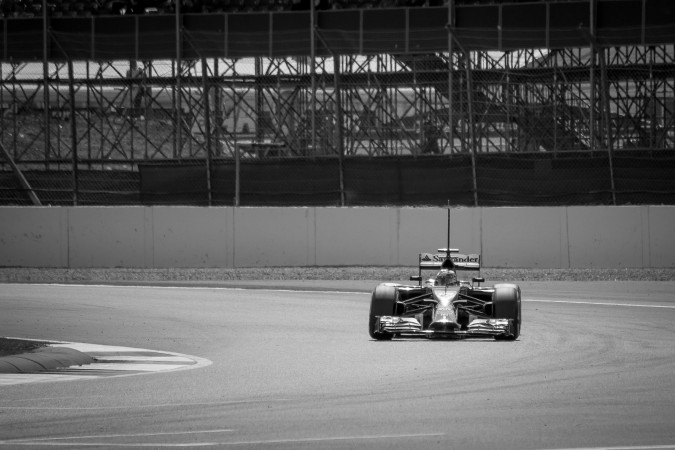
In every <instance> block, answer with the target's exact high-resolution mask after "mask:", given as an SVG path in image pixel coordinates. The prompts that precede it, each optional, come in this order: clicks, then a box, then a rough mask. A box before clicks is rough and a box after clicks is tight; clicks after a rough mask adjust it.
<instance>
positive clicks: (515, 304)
mask: <svg viewBox="0 0 675 450" xmlns="http://www.w3.org/2000/svg"><path fill="white" fill-rule="evenodd" d="M520 303H521V302H520V288H519V287H518V286H517V285H515V284H498V285H496V286H495V292H494V294H492V317H493V318H495V319H511V320H512V323H513V327H512V330H511V334H508V335H505V336H495V339H497V340H505V341H515V340H516V339H518V337H519V336H520V322H521V305H520Z"/></svg>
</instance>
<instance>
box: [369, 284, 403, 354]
mask: <svg viewBox="0 0 675 450" xmlns="http://www.w3.org/2000/svg"><path fill="white" fill-rule="evenodd" d="M395 309H396V287H395V286H389V285H385V284H380V285H379V286H377V287H376V288H375V290H374V291H373V296H372V298H371V300H370V316H369V320H368V332H369V333H370V337H371V338H373V339H377V340H378V341H386V340H390V339H392V338H393V337H394V335H393V334H392V333H387V332H380V331H377V327H376V325H377V317H378V316H392V315H394V311H395Z"/></svg>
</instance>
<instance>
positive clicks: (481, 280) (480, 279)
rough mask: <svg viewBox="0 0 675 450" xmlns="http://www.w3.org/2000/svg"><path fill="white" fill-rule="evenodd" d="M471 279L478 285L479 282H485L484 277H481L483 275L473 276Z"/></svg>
mask: <svg viewBox="0 0 675 450" xmlns="http://www.w3.org/2000/svg"><path fill="white" fill-rule="evenodd" d="M471 281H473V282H474V283H477V284H478V286H480V283H485V278H483V277H473V278H472V279H471Z"/></svg>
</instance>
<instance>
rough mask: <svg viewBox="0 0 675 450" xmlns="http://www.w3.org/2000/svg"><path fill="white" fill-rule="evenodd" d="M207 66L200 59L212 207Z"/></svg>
mask: <svg viewBox="0 0 675 450" xmlns="http://www.w3.org/2000/svg"><path fill="white" fill-rule="evenodd" d="M208 80H209V79H208V64H206V58H202V90H203V92H204V94H203V96H204V134H205V135H206V192H207V197H208V205H209V206H212V205H213V194H212V192H211V165H212V155H213V152H212V149H211V107H210V102H209V81H208Z"/></svg>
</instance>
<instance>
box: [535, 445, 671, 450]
mask: <svg viewBox="0 0 675 450" xmlns="http://www.w3.org/2000/svg"><path fill="white" fill-rule="evenodd" d="M668 449H675V444H665V445H625V446H620V447H570V448H555V449H545V450H668Z"/></svg>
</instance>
